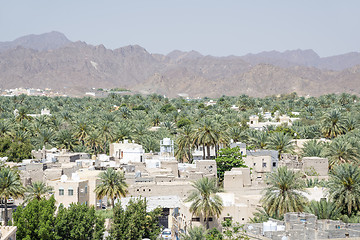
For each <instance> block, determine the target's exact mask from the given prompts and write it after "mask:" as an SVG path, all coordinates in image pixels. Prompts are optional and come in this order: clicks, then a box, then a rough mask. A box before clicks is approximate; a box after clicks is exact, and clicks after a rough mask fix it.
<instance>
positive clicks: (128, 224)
mask: <svg viewBox="0 0 360 240" xmlns="http://www.w3.org/2000/svg"><path fill="white" fill-rule="evenodd" d="M161 212H162V210H161V209H160V208H156V209H154V210H152V211H147V204H146V200H145V199H141V198H139V199H135V200H132V199H131V200H130V201H129V203H128V205H127V206H126V208H125V209H124V208H122V206H121V204H116V205H115V208H114V217H113V219H112V220H113V224H112V225H111V229H110V237H109V239H110V240H116V239H143V238H149V239H151V240H155V239H157V237H158V236H159V234H160V232H161V229H160V226H159V225H158V217H159V216H160V215H161Z"/></svg>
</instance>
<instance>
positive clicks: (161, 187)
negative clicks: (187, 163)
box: [127, 181, 193, 198]
mask: <svg viewBox="0 0 360 240" xmlns="http://www.w3.org/2000/svg"><path fill="white" fill-rule="evenodd" d="M192 189H193V187H192V185H191V182H188V181H186V182H181V181H175V182H162V183H155V182H143V183H134V184H132V185H130V186H129V188H128V191H129V192H128V194H127V196H129V197H130V196H133V197H140V196H142V197H154V196H172V195H176V196H179V197H180V198H186V197H187V196H188V194H189V191H190V190H192Z"/></svg>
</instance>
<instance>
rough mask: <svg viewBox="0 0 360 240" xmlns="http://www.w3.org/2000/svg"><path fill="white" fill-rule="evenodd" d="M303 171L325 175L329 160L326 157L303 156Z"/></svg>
mask: <svg viewBox="0 0 360 240" xmlns="http://www.w3.org/2000/svg"><path fill="white" fill-rule="evenodd" d="M301 161H302V163H303V169H302V170H303V172H304V173H307V174H310V175H319V176H327V175H328V170H329V161H328V159H327V158H319V157H304V158H303V159H302V160H301Z"/></svg>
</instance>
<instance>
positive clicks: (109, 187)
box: [95, 168, 127, 208]
mask: <svg viewBox="0 0 360 240" xmlns="http://www.w3.org/2000/svg"><path fill="white" fill-rule="evenodd" d="M99 178H100V181H101V182H100V184H99V185H97V186H96V188H95V193H96V195H97V197H98V198H99V199H102V198H103V197H105V196H107V197H108V198H110V199H111V206H112V207H113V208H114V207H115V203H114V202H115V199H116V198H120V197H125V196H126V193H127V184H126V183H125V177H124V172H119V171H115V170H114V169H113V168H107V169H106V171H105V172H101V173H100V175H99Z"/></svg>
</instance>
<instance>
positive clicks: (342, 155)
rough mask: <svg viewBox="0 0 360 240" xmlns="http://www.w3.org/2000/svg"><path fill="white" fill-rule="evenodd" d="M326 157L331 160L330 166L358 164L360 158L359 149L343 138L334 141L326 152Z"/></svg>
mask: <svg viewBox="0 0 360 240" xmlns="http://www.w3.org/2000/svg"><path fill="white" fill-rule="evenodd" d="M325 156H326V157H328V158H329V165H330V166H334V165H338V164H341V163H351V162H358V161H359V158H360V156H359V152H358V149H357V148H356V147H354V146H353V145H352V144H351V143H350V142H349V141H348V139H346V138H343V137H338V138H336V139H335V140H333V141H332V143H331V144H330V145H329V146H328V148H327V149H326V151H325Z"/></svg>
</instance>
